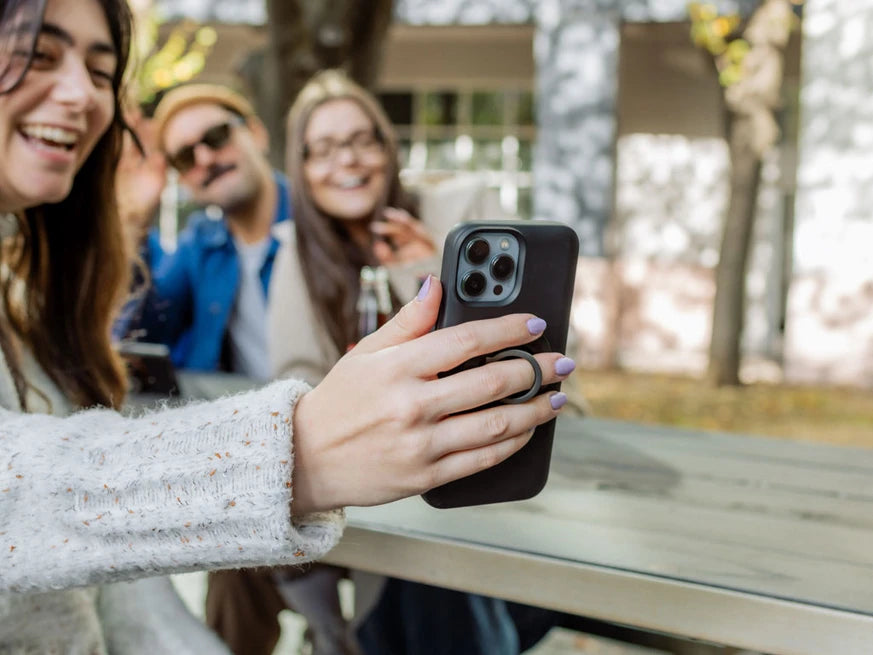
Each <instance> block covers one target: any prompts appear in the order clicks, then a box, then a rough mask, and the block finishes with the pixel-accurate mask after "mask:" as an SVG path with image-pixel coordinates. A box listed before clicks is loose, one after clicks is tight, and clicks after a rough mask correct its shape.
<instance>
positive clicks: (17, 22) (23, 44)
mask: <svg viewBox="0 0 873 655" xmlns="http://www.w3.org/2000/svg"><path fill="white" fill-rule="evenodd" d="M45 3H46V0H8V1H7V2H6V3H5V6H4V7H3V12H2V13H3V15H2V16H0V94H2V93H9V92H10V91H12V89H14V88H15V87H16V86H18V84H19V83H20V82H21V80H22V79H24V75H25V73H27V69H28V68H30V61H31V59H32V58H33V51H34V48H35V47H36V39H37V37H39V33H40V30H41V29H42V17H43V14H44V12H45Z"/></svg>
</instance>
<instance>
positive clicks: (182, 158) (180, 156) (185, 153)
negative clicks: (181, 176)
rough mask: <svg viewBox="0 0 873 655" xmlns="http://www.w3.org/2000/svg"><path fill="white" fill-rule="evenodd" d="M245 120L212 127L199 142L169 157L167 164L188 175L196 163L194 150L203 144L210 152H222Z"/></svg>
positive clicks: (240, 119) (239, 119)
mask: <svg viewBox="0 0 873 655" xmlns="http://www.w3.org/2000/svg"><path fill="white" fill-rule="evenodd" d="M242 123H243V119H242V118H238V119H236V120H231V121H228V122H226V123H219V124H218V125H214V126H212V127H210V128H209V129H208V130H206V131H205V132H204V133H203V136H201V137H200V139H199V140H198V141H195V142H194V143H191V144H188V145H187V146H182V147H181V148H179V149H178V150H177V151H176V153H175V154H172V155H167V162H168V163H169V164H170V166H172V167H173V168H175V169H176V170H177V171H179V172H180V173H187V172H188V171H190V170H191V169H192V168H194V164H195V163H196V161H195V157H194V149H195V148H196V147H197V146H199V145H200V144H203V145H204V146H206V147H207V148H209V149H210V150H221V149H222V148H223V147H224V146H226V145H227V142H228V141H230V134H231V131H232V130H233V128H234V127H236V126H237V125H242Z"/></svg>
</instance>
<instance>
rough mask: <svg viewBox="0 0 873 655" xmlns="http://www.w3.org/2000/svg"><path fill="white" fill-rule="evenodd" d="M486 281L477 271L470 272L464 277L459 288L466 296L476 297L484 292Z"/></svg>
mask: <svg viewBox="0 0 873 655" xmlns="http://www.w3.org/2000/svg"><path fill="white" fill-rule="evenodd" d="M486 285H487V280H486V279H485V276H484V275H482V273H480V272H479V271H470V272H469V273H467V274H466V275H465V276H464V280H463V282H461V288H462V289H464V293H466V294H467V295H468V296H478V295H480V294H481V293H482V292H483V291H485V286H486Z"/></svg>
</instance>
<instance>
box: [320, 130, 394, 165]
mask: <svg viewBox="0 0 873 655" xmlns="http://www.w3.org/2000/svg"><path fill="white" fill-rule="evenodd" d="M345 148H348V149H349V150H350V151H351V152H352V154H354V156H355V157H356V158H357V159H362V160H363V159H367V160H371V159H373V158H375V157H381V156H382V155H383V154H384V153H385V143H384V141H383V139H382V135H381V134H379V133H378V132H377V131H376V130H375V129H370V130H358V131H357V132H354V133H353V134H352V135H351V136H350V137H348V138H347V139H343V140H342V141H335V140H334V139H331V138H330V137H325V138H323V139H318V140H316V141H313V142H312V143H306V144H304V145H303V159H304V160H306V161H307V162H308V163H311V164H322V165H323V164H330V163H333V162H334V161H335V160H336V158H337V155H339V153H340V150H343V149H345Z"/></svg>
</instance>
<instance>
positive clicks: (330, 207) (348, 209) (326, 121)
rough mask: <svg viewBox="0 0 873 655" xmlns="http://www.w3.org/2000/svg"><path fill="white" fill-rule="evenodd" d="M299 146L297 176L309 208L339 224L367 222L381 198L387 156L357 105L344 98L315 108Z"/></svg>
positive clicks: (371, 126) (364, 114)
mask: <svg viewBox="0 0 873 655" xmlns="http://www.w3.org/2000/svg"><path fill="white" fill-rule="evenodd" d="M303 142H304V144H305V148H306V150H305V152H306V156H305V160H304V162H303V176H304V179H305V181H306V184H307V186H308V189H309V193H310V194H311V196H312V201H313V203H314V204H315V206H316V207H318V208H319V209H320V210H321V211H323V212H324V213H326V214H328V215H329V216H333V217H334V218H337V219H340V220H344V221H359V220H362V219H370V218H372V217H373V212H374V211H375V209H376V206H377V205H378V204H379V202H380V200H381V199H382V197H383V196H384V194H385V188H386V185H387V182H388V174H387V169H388V157H387V155H386V153H385V147H384V145H383V143H382V141H381V140H380V139H379V138H378V137H377V135H376V133H375V128H374V125H373V121H371V120H370V118H369V116H367V114H366V113H364V110H363V109H362V108H361V107H360V105H358V103H357V102H355V101H354V100H348V99H337V100H330V101H328V102H326V103H324V104H323V105H320V106H319V107H317V108H316V109H315V111H313V112H312V115H311V116H310V118H309V123H308V124H307V125H306V130H305V132H304V134H303Z"/></svg>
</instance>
